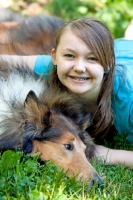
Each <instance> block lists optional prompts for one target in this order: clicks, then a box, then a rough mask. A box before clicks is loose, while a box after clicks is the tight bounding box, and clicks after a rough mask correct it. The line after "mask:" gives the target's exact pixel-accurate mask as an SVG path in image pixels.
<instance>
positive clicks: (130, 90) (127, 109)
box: [34, 39, 133, 142]
mask: <svg viewBox="0 0 133 200" xmlns="http://www.w3.org/2000/svg"><path fill="white" fill-rule="evenodd" d="M114 50H115V56H116V70H115V77H114V88H113V95H112V109H113V111H114V115H115V120H114V125H115V128H116V130H117V132H118V134H128V139H129V141H130V142H133V40H124V39H118V40H115V45H114ZM51 69H52V60H51V56H47V55H43V56H42V55H39V56H38V57H37V60H36V63H35V68H34V72H35V73H36V74H38V75H40V74H48V73H49V72H50V71H51Z"/></svg>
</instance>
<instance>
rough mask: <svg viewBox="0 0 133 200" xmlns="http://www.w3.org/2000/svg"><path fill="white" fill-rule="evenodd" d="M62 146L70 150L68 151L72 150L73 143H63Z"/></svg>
mask: <svg viewBox="0 0 133 200" xmlns="http://www.w3.org/2000/svg"><path fill="white" fill-rule="evenodd" d="M64 146H65V148H66V149H67V150H70V151H72V150H73V149H74V145H73V144H64Z"/></svg>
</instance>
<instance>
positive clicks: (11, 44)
mask: <svg viewBox="0 0 133 200" xmlns="http://www.w3.org/2000/svg"><path fill="white" fill-rule="evenodd" d="M1 12H2V14H1ZM7 12H9V10H6V9H5V15H6V13H7ZM10 12H11V11H10ZM3 13H4V10H0V54H10V55H39V54H50V53H51V49H52V48H53V47H54V46H55V36H56V33H57V31H58V29H59V28H60V27H61V26H62V25H63V24H64V21H63V20H61V19H59V18H57V17H55V16H50V15H43V14H42V15H37V16H32V17H27V18H26V17H25V18H24V17H21V16H19V15H18V14H17V13H13V12H11V13H7V14H8V15H7V17H5V20H4V18H3Z"/></svg>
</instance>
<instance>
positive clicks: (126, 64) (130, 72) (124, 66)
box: [114, 39, 133, 100]
mask: <svg viewBox="0 0 133 200" xmlns="http://www.w3.org/2000/svg"><path fill="white" fill-rule="evenodd" d="M114 50H115V62H116V66H115V75H114V94H115V95H117V96H118V97H119V98H122V99H123V98H124V99H125V100H128V99H129V97H133V40H125V39H119V40H116V41H115V46H114ZM127 98H128V99H127ZM124 99H123V100H124Z"/></svg>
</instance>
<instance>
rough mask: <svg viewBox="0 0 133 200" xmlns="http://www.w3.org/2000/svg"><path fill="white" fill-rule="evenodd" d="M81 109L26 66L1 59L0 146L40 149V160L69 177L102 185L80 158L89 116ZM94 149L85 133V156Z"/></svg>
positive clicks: (86, 162)
mask: <svg viewBox="0 0 133 200" xmlns="http://www.w3.org/2000/svg"><path fill="white" fill-rule="evenodd" d="M82 107H83V106H82V104H81V103H80V102H79V101H77V99H76V98H75V97H73V96H71V95H68V93H64V92H60V91H53V90H52V89H50V88H48V87H47V84H46V82H45V80H44V78H39V77H37V76H36V75H34V73H33V72H32V71H31V70H30V69H29V68H28V67H27V66H13V65H10V66H9V64H8V63H5V62H0V148H1V149H3V150H6V149H19V150H22V151H24V152H25V153H28V154H29V153H33V154H35V153H41V160H52V161H53V162H55V163H56V164H59V165H60V166H61V167H63V168H64V169H65V170H68V175H69V176H73V175H75V174H79V175H78V179H80V178H82V180H83V181H87V180H90V179H92V183H93V181H94V180H95V179H96V180H97V181H98V182H99V183H101V179H100V178H99V176H98V174H97V173H96V171H95V170H94V168H93V167H92V166H91V164H90V163H89V162H88V161H87V159H86V156H85V144H84V143H85V142H86V132H85V129H86V128H87V126H88V125H89V123H90V114H87V115H85V116H84V113H83V112H82V111H83V109H82ZM80 138H82V140H83V141H84V143H83V142H82V141H81V139H80ZM94 147H95V145H94V143H93V141H92V139H91V138H90V137H89V136H87V149H86V150H87V152H88V154H89V152H90V154H91V153H92V151H93V150H94Z"/></svg>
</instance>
